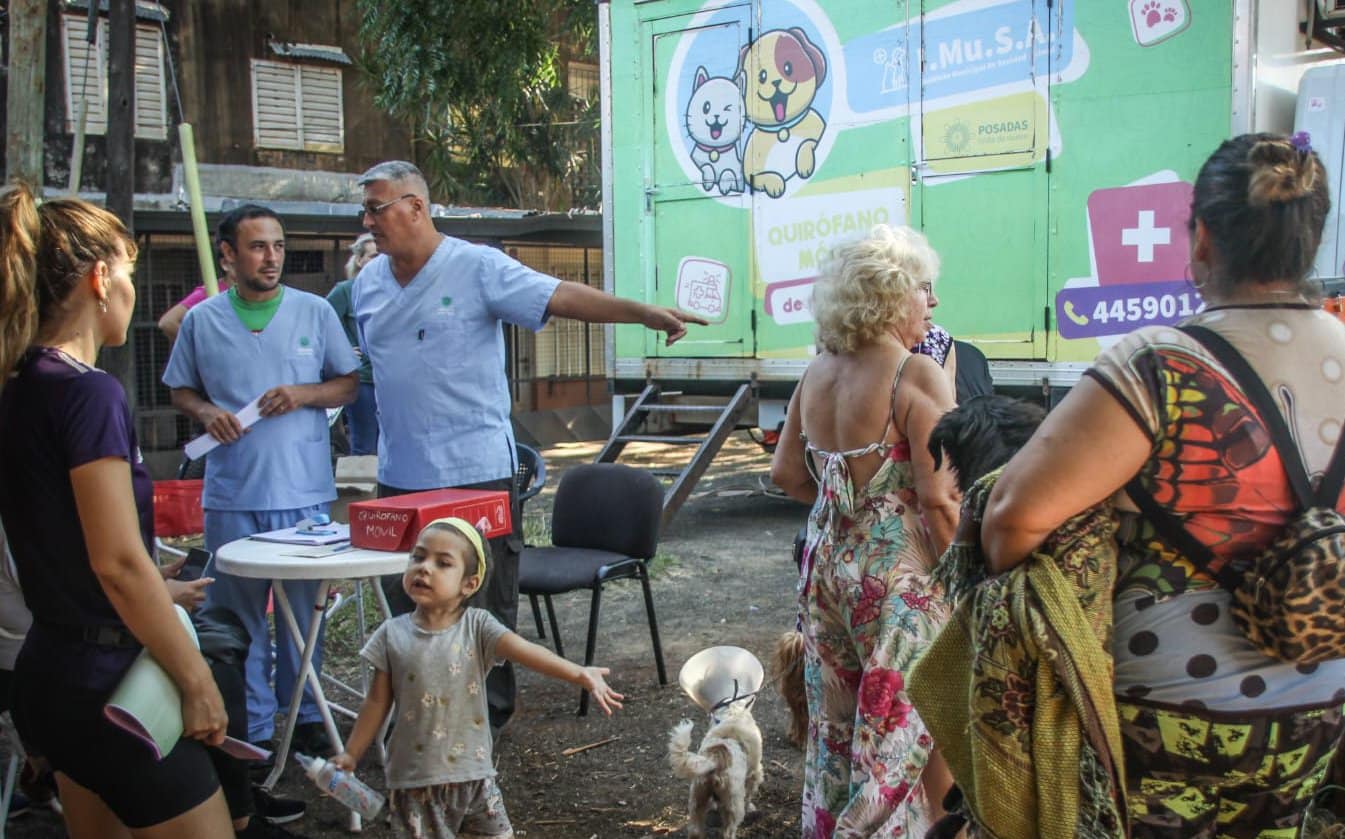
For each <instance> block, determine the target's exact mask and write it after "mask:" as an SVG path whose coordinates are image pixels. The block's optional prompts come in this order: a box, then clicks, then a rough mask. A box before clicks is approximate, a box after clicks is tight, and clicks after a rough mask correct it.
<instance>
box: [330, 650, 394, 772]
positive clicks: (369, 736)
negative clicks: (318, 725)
mask: <svg viewBox="0 0 1345 839" xmlns="http://www.w3.org/2000/svg"><path fill="white" fill-rule="evenodd" d="M391 708H392V677H391V676H389V675H388V674H387V672H386V671H384V670H378V669H375V670H374V678H373V681H371V682H370V683H369V693H368V694H366V695H365V697H364V703H363V704H362V705H360V715H359V716H358V717H357V718H356V719H355V727H354V728H352V729H351V730H350V736H349V737H347V738H346V750H345V751H343V752H341V753H340V754H339V755H337V756H336V757H334V758H332V759H331V762H332V763H334V764H336V765H337V766H338V767H340V768H341V769H344V770H346V771H347V772H353V771H354V769H355V764H357V763H359V762H360V758H361V757H363V756H364V752H365V750H366V749H368V748H369V744H370V743H372V742H374V738H375V737H377V736H378V730H379V729H380V728H382V727H383V720H384V719H386V718H387V716H388V711H389V710H390V709H391Z"/></svg>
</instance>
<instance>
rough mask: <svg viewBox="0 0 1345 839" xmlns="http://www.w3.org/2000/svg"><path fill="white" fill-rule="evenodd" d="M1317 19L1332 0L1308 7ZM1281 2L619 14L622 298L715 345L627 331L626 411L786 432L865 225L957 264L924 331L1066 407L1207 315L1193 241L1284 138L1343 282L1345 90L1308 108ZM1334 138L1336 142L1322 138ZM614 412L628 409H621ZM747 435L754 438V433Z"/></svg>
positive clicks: (819, 3)
mask: <svg viewBox="0 0 1345 839" xmlns="http://www.w3.org/2000/svg"><path fill="white" fill-rule="evenodd" d="M1311 2H1319V0H1311ZM1304 14H1305V6H1304V5H1303V4H1302V3H1296V2H1293V0H923V2H922V1H921V0H736V1H735V0H645V2H633V0H608V2H601V3H600V4H599V28H600V41H601V48H602V68H601V73H602V90H603V139H604V143H603V158H604V159H603V166H604V172H605V187H604V189H605V194H604V219H605V222H604V223H605V225H606V227H605V230H604V235H605V239H606V241H605V245H606V251H607V255H608V256H607V260H606V271H607V287H608V288H609V289H610V290H612V291H614V292H615V293H617V294H619V295H622V296H626V297H634V298H638V299H643V300H648V301H651V302H657V303H660V304H663V305H669V306H678V307H680V308H683V309H686V310H688V311H691V312H696V313H698V314H700V315H702V316H703V317H705V318H706V319H708V320H709V321H710V322H711V325H710V326H708V327H702V328H693V330H692V331H691V332H690V334H689V335H688V336H687V337H686V338H685V339H684V340H682V341H680V342H678V343H677V344H675V345H673V346H671V347H667V346H664V345H663V344H662V343H661V342H660V340H659V338H660V336H659V335H656V334H654V333H652V332H648V331H646V330H644V329H641V328H638V327H630V326H618V327H616V328H615V329H614V330H613V331H612V332H611V333H610V334H611V337H610V338H609V341H610V346H609V352H608V364H609V366H610V368H611V369H610V371H609V372H610V374H611V375H612V377H613V378H614V380H615V381H616V382H617V386H618V393H632V392H635V391H637V390H639V388H640V387H642V386H643V385H644V384H645V383H646V382H647V381H654V382H662V383H668V384H669V385H672V386H674V387H676V388H677V389H679V390H684V391H686V392H687V393H689V394H695V393H714V392H728V388H727V387H726V386H731V385H735V384H737V383H743V382H749V383H752V384H753V386H754V388H755V389H756V391H757V395H758V397H759V402H758V409H759V416H758V418H757V424H759V425H760V426H762V427H763V428H774V427H775V426H776V423H777V422H778V421H779V420H780V419H781V418H782V415H783V413H782V412H783V407H784V400H786V399H787V398H788V395H789V393H790V392H791V391H792V388H793V384H794V382H795V381H796V380H797V379H798V377H799V374H800V373H801V372H802V370H803V369H804V366H805V365H806V363H807V359H808V356H809V354H810V353H811V352H812V346H813V323H812V319H811V315H810V313H809V300H810V294H811V286H812V283H813V282H814V279H815V278H816V276H817V273H818V266H819V263H820V262H821V261H822V259H823V257H824V256H825V254H826V253H827V250H828V248H829V247H830V246H831V245H832V244H833V243H835V242H836V241H838V240H841V239H845V238H850V237H855V236H858V235H861V234H862V233H863V232H865V231H866V230H867V229H868V228H869V227H871V226H872V225H873V224H876V223H879V222H886V223H888V224H909V225H912V226H914V227H917V228H919V229H921V230H923V231H924V232H925V233H926V235H927V236H928V237H929V239H930V241H931V242H932V243H933V245H934V247H935V248H936V249H937V250H938V252H939V254H940V255H941V257H942V263H943V268H942V272H941V278H940V280H939V284H938V295H939V298H940V300H941V306H940V308H939V309H938V310H937V311H936V312H935V320H936V322H938V323H939V324H940V325H942V326H944V327H946V328H947V329H948V330H949V331H950V332H952V334H953V335H954V337H956V338H959V339H962V340H965V341H969V342H971V343H972V344H974V345H975V346H976V347H978V348H979V349H980V350H981V351H982V352H984V354H985V355H986V356H987V357H988V358H989V359H990V360H991V367H992V371H993V375H994V377H995V380H996V383H997V385H1003V386H1010V387H1014V386H1016V387H1033V388H1045V389H1050V388H1060V387H1068V386H1069V385H1071V384H1073V383H1074V382H1076V381H1077V380H1078V378H1079V375H1080V374H1081V372H1082V371H1083V370H1084V369H1085V368H1086V367H1087V365H1088V362H1089V361H1090V360H1091V359H1092V358H1093V357H1094V356H1095V355H1096V354H1097V352H1098V351H1099V349H1101V348H1103V347H1105V346H1107V345H1108V343H1109V342H1111V341H1114V340H1116V338H1117V336H1119V335H1122V334H1124V333H1126V332H1129V331H1131V330H1133V329H1135V328H1136V327H1139V326H1142V325H1146V324H1156V323H1162V324H1169V323H1174V322H1176V321H1177V320H1179V319H1181V318H1183V317H1185V316H1187V315H1190V314H1192V313H1193V312H1195V311H1196V310H1197V309H1198V308H1199V307H1200V306H1201V300H1200V297H1199V295H1198V294H1197V293H1196V291H1195V289H1194V288H1193V287H1192V286H1191V285H1190V283H1189V282H1188V280H1187V277H1186V270H1187V264H1188V256H1187V249H1188V232H1187V227H1186V221H1187V216H1188V210H1189V205H1190V197H1191V183H1192V181H1193V179H1194V177H1195V174H1196V171H1197V169H1198V167H1199V166H1200V164H1201V162H1203V161H1204V159H1205V158H1206V157H1207V156H1208V155H1209V153H1210V152H1211V151H1213V149H1214V148H1215V147H1216V146H1217V145H1218V144H1219V142H1220V141H1221V140H1223V139H1225V138H1226V137H1228V136H1230V135H1233V134H1238V133H1242V132H1246V131H1251V130H1278V131H1286V132H1287V131H1290V130H1292V129H1293V127H1294V119H1295V107H1296V105H1297V106H1298V107H1299V110H1300V112H1302V113H1301V114H1300V118H1306V119H1316V123H1314V124H1315V125H1317V124H1319V125H1320V126H1321V129H1320V130H1314V134H1313V140H1312V142H1313V144H1314V146H1315V147H1316V148H1318V150H1319V151H1321V153H1322V155H1323V157H1324V158H1326V159H1327V162H1328V166H1329V167H1330V168H1331V176H1332V178H1333V181H1334V182H1335V183H1336V187H1335V188H1334V195H1335V196H1336V205H1337V206H1336V208H1335V209H1334V210H1333V217H1332V219H1331V220H1330V222H1329V224H1328V228H1329V229H1328V233H1327V241H1326V242H1325V243H1324V245H1323V259H1322V262H1321V264H1320V265H1319V268H1318V273H1319V275H1321V276H1322V277H1323V278H1329V277H1335V278H1339V277H1340V275H1341V274H1342V273H1345V269H1343V268H1342V263H1343V262H1345V247H1340V246H1339V245H1338V241H1339V242H1345V237H1342V236H1341V231H1340V230H1339V228H1340V224H1341V221H1340V211H1339V203H1340V198H1339V196H1340V194H1341V193H1340V190H1339V181H1340V178H1341V155H1342V137H1343V136H1345V127H1343V125H1342V121H1343V120H1345V108H1343V107H1342V104H1343V103H1345V81H1341V79H1342V78H1345V77H1342V76H1340V75H1337V76H1336V82H1334V86H1332V85H1331V84H1327V86H1326V87H1325V88H1324V90H1325V92H1324V93H1323V94H1322V95H1321V96H1320V97H1318V98H1317V99H1315V100H1313V101H1312V102H1310V103H1308V104H1307V106H1306V108H1305V107H1304V105H1303V103H1300V102H1298V101H1297V92H1298V91H1297V88H1298V80H1299V78H1300V77H1301V76H1302V75H1303V72H1304V70H1305V68H1306V67H1308V66H1309V65H1313V64H1316V63H1318V62H1326V61H1329V60H1331V59H1339V58H1340V57H1341V56H1340V54H1339V53H1333V52H1332V51H1330V50H1326V49H1323V50H1314V51H1306V50H1305V49H1304V46H1305V41H1304V36H1303V35H1302V34H1301V33H1300V31H1299V23H1300V20H1301V19H1302V17H1303V16H1304ZM1332 132H1334V133H1332ZM618 398H619V397H618ZM748 424H750V423H748Z"/></svg>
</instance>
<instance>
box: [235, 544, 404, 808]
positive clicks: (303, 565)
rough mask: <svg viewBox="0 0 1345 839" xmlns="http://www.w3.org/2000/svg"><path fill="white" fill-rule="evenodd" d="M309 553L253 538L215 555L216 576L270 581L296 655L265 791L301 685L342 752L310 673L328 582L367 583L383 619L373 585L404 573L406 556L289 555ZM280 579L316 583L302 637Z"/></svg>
mask: <svg viewBox="0 0 1345 839" xmlns="http://www.w3.org/2000/svg"><path fill="white" fill-rule="evenodd" d="M312 550H314V549H311V548H308V547H307V546H300V545H287V544H282V543H279V542H263V541H261V540H259V539H238V540H236V541H233V542H229V543H228V544H227V545H224V546H222V547H221V548H220V549H219V550H218V551H216V552H215V560H214V564H215V567H216V568H218V569H219V570H220V571H224V572H226V573H229V574H233V575H235V576H238V577H252V578H257V579H266V580H270V581H271V583H272V585H271V593H272V596H273V597H274V598H275V604H276V614H277V615H278V616H279V617H280V618H283V620H284V623H285V626H286V628H287V629H288V631H289V635H290V638H292V639H293V641H294V645H295V647H296V648H298V649H299V650H300V655H299V676H300V678H298V679H296V680H295V684H294V695H293V696H292V697H291V698H290V707H289V712H288V713H287V714H286V716H285V726H284V728H283V729H282V730H281V735H280V742H279V744H278V745H277V747H276V755H275V761H276V762H275V767H274V768H273V769H272V770H271V774H270V775H268V776H267V778H266V781H265V783H263V784H262V786H263V788H265V789H267V790H270V789H272V788H273V787H275V784H276V781H278V780H280V775H281V773H282V772H283V771H284V770H285V760H286V758H288V756H289V749H290V741H291V740H293V738H294V726H295V724H296V723H297V722H298V720H299V705H300V703H301V702H302V701H303V696H304V685H305V683H307V685H308V686H309V687H310V688H312V690H313V698H314V699H315V700H316V702H317V706H318V710H319V711H320V712H321V714H322V724H323V726H324V727H325V728H326V729H327V736H328V737H330V738H331V740H332V743H334V744H336V746H337V748H338V749H341V748H344V746H343V743H344V741H343V740H342V739H341V734H340V732H339V731H337V730H336V721H335V720H334V719H333V718H332V710H331V707H330V705H329V704H328V702H327V698H326V696H325V695H324V694H323V692H322V682H321V680H320V679H319V678H318V676H317V673H316V672H315V671H314V670H313V653H314V650H315V648H316V647H317V639H318V631H319V630H320V629H321V628H322V621H323V618H324V616H325V615H326V610H327V596H328V594H329V593H330V592H331V587H332V583H333V582H335V581H337V580H355V581H356V583H357V584H358V583H359V581H361V580H364V579H370V580H371V581H372V582H373V585H372V588H373V590H374V592H375V596H376V597H377V598H378V605H379V608H381V609H382V610H383V616H384V617H385V618H387V617H391V611H390V610H389V609H388V601H387V598H386V597H385V596H384V594H383V589H382V587H381V586H379V585H378V578H379V577H381V576H383V575H384V574H397V573H401V572H402V571H403V570H405V569H406V563H407V552H406V551H371V550H364V549H360V548H354V549H349V548H348V549H345V550H342V551H339V552H334V553H331V554H329V555H322V556H316V557H309V556H291V555H289V554H292V553H294V552H296V551H305V552H310V551H312ZM284 580H318V581H319V585H318V591H317V594H316V596H315V597H314V600H313V604H312V608H313V620H312V621H311V622H310V623H309V625H308V633H307V635H305V634H303V633H301V632H300V631H299V624H298V622H297V621H296V620H295V619H294V610H293V608H292V607H291V606H290V601H289V598H288V597H287V596H286V595H285V587H284V586H282V585H281V582H282V581H284ZM277 633H279V628H277ZM325 756H326V755H324V757H325ZM351 828H352V829H354V830H358V829H359V815H358V814H356V813H351Z"/></svg>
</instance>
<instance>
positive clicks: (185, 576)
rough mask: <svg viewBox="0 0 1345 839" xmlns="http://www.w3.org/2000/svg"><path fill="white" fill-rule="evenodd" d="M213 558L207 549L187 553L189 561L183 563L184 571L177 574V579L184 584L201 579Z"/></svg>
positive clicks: (192, 550)
mask: <svg viewBox="0 0 1345 839" xmlns="http://www.w3.org/2000/svg"><path fill="white" fill-rule="evenodd" d="M211 556H212V554H211V553H210V551H208V550H206V549H205V548H192V549H191V550H190V551H188V552H187V560H186V561H185V562H183V563H182V569H181V570H179V571H178V572H177V579H178V580H181V581H182V582H184V583H190V582H191V581H192V580H198V579H200V578H201V573H202V572H203V571H205V566H206V563H207V562H209V561H210V557H211Z"/></svg>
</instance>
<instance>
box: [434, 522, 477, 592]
mask: <svg viewBox="0 0 1345 839" xmlns="http://www.w3.org/2000/svg"><path fill="white" fill-rule="evenodd" d="M436 524H441V525H444V526H446V527H451V528H453V530H455V531H456V532H457V533H459V534H460V535H461V536H462V537H463V538H464V539H466V540H467V541H468V542H471V543H472V547H473V548H474V549H475V550H476V573H477V576H479V577H480V578H481V585H482V586H483V587H484V586H485V584H486V546H485V544H484V543H482V541H481V531H479V530H477V529H476V528H475V527H473V526H472V525H471V523H470V522H468V521H467V520H466V519H460V518H456V517H454V516H449V517H447V518H442V519H435V520H434V521H432V522H430V523H429V524H427V525H425V530H429V529H430V528H431V527H434V526H435V525H436ZM425 530H422V531H421V534H422V535H424V533H425Z"/></svg>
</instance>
